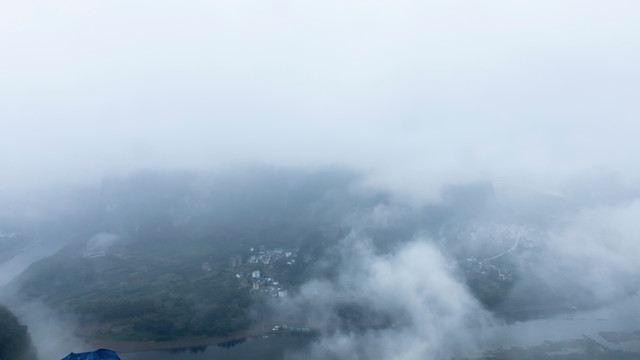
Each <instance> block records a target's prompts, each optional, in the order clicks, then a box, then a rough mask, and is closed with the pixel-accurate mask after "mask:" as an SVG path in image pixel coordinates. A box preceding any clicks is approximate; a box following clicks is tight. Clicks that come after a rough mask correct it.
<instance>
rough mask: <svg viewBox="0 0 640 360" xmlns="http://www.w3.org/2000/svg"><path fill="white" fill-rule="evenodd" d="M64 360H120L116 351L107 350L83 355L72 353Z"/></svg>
mask: <svg viewBox="0 0 640 360" xmlns="http://www.w3.org/2000/svg"><path fill="white" fill-rule="evenodd" d="M62 360H120V358H119V357H118V355H116V353H115V352H114V351H111V350H107V349H100V350H96V351H92V352H86V353H82V354H74V353H71V354H69V355H67V357H66V358H64V359H62Z"/></svg>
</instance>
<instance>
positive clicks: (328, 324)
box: [280, 233, 492, 359]
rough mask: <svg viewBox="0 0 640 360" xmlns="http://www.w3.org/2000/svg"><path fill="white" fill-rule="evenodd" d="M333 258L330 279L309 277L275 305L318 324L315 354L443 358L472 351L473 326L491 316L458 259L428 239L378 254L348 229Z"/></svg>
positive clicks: (484, 323)
mask: <svg viewBox="0 0 640 360" xmlns="http://www.w3.org/2000/svg"><path fill="white" fill-rule="evenodd" d="M332 256H335V257H338V258H339V260H338V262H339V264H338V265H337V268H335V270H336V274H335V275H336V276H335V278H332V279H317V280H313V281H311V282H309V283H307V284H306V285H304V286H303V287H302V288H301V289H300V292H299V294H298V295H296V296H294V297H293V298H292V299H289V300H287V301H285V302H284V303H282V304H280V306H282V309H281V312H282V313H283V314H287V315H291V314H292V313H296V312H297V314H296V315H297V317H299V318H300V317H304V318H306V322H307V323H308V324H309V326H313V327H320V328H321V329H322V333H323V335H322V337H321V338H320V339H319V340H318V341H316V342H314V343H313V344H312V345H311V347H310V349H309V351H310V353H311V357H312V358H327V359H391V358H394V359H424V358H425V357H429V358H434V359H447V358H451V357H453V356H460V355H464V354H467V353H469V352H472V351H474V349H476V345H477V343H476V341H477V338H476V337H475V336H474V334H473V332H474V331H475V330H474V329H478V328H479V327H483V326H486V325H488V324H489V323H491V321H492V320H491V316H490V315H489V314H488V313H487V312H486V311H485V310H483V309H482V307H481V306H480V304H479V303H478V302H477V300H476V299H475V298H474V297H473V296H472V295H471V294H470V293H469V292H468V291H467V288H466V287H465V285H464V282H463V281H461V280H460V279H459V278H458V277H457V275H456V267H455V264H454V263H453V262H452V261H450V260H449V259H447V258H446V257H445V256H444V255H443V254H442V253H441V252H440V251H439V250H438V248H437V247H435V246H434V245H433V244H432V243H430V242H429V241H428V240H426V239H416V240H414V241H411V242H409V243H406V244H403V245H401V246H400V247H398V248H397V249H396V250H395V251H393V252H392V253H388V254H379V253H377V252H376V250H375V247H374V245H373V243H372V242H371V241H370V240H369V239H367V238H366V237H363V236H360V235H357V234H355V233H352V234H351V235H349V236H348V237H347V238H346V239H344V240H343V241H342V242H341V243H340V244H339V245H338V246H337V247H336V248H334V249H332V251H331V255H329V256H328V258H331V257H332ZM327 266H333V265H327Z"/></svg>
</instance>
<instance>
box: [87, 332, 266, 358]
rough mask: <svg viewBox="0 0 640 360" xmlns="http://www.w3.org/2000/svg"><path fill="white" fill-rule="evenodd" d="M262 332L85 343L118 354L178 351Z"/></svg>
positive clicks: (253, 335) (261, 333)
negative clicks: (174, 338)
mask: <svg viewBox="0 0 640 360" xmlns="http://www.w3.org/2000/svg"><path fill="white" fill-rule="evenodd" d="M268 334H269V332H266V331H264V330H260V331H258V330H253V331H251V330H245V331H238V332H235V333H232V334H230V335H227V336H191V337H185V338H180V339H177V340H169V341H153V340H150V341H127V340H93V341H87V345H88V346H89V347H91V348H92V349H93V350H88V351H94V350H96V349H101V348H103V349H109V350H113V351H115V352H116V353H118V354H127V353H136V352H145V351H163V350H178V349H185V348H193V347H201V346H210V345H219V344H223V343H226V342H230V341H233V340H240V339H246V338H249V337H255V336H262V335H268Z"/></svg>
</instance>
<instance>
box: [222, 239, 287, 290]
mask: <svg viewBox="0 0 640 360" xmlns="http://www.w3.org/2000/svg"><path fill="white" fill-rule="evenodd" d="M249 253H250V255H249V258H248V259H247V261H246V263H244V262H243V258H242V256H240V255H237V256H234V257H231V258H229V268H231V269H232V270H234V271H235V276H236V278H237V279H238V282H239V287H240V288H248V289H249V291H250V293H251V294H263V295H269V296H272V297H286V296H287V290H286V287H285V285H284V284H282V283H281V282H280V281H278V280H277V279H276V278H275V277H274V275H273V273H274V271H273V266H274V265H275V264H280V265H282V264H285V265H286V266H291V265H293V264H295V262H296V258H297V255H298V249H282V248H277V249H266V248H265V247H264V246H260V248H259V249H256V248H253V247H252V248H250V249H249ZM270 274H271V275H270Z"/></svg>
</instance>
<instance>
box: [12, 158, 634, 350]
mask: <svg viewBox="0 0 640 360" xmlns="http://www.w3.org/2000/svg"><path fill="white" fill-rule="evenodd" d="M519 201H520V202H516V201H515V200H512V199H504V198H503V199H500V198H499V197H498V196H496V194H495V191H494V189H493V186H492V184H491V183H488V182H478V183H469V184H452V185H450V186H447V187H445V188H443V189H442V192H441V194H440V199H439V200H437V201H432V202H430V203H427V204H422V205H415V204H411V203H409V202H406V201H405V200H403V199H401V198H398V197H394V196H393V195H392V194H391V193H388V192H385V191H382V190H377V189H375V188H373V187H370V186H366V185H365V184H364V183H363V178H362V176H361V175H359V174H358V173H357V172H353V171H349V170H345V169H325V170H316V171H301V170H288V169H282V168H279V169H276V168H246V169H237V170H233V171H227V172H219V173H196V172H139V173H134V174H131V175H127V176H123V177H108V178H105V179H104V180H103V181H102V183H101V184H100V186H99V187H97V188H87V187H85V188H69V189H64V190H63V191H56V192H48V193H43V194H41V196H39V197H37V198H34V199H32V200H31V202H24V203H22V204H21V205H20V207H17V209H19V210H18V211H13V212H5V213H4V214H5V215H4V217H3V218H2V219H0V220H1V222H0V224H1V227H0V231H1V233H0V249H2V251H1V252H0V255H1V257H0V261H1V263H0V266H1V267H2V268H1V269H2V271H3V272H4V273H5V275H4V276H6V277H7V280H6V284H5V285H4V286H3V287H2V288H1V302H2V303H3V304H6V305H7V306H8V308H9V309H11V311H13V312H14V313H15V314H16V315H17V316H18V318H19V319H20V321H21V322H22V323H23V324H20V323H18V320H17V319H16V317H15V315H13V314H11V312H10V311H9V310H3V313H1V314H0V315H1V317H2V324H3V325H2V326H3V328H6V329H9V328H11V329H13V330H11V331H14V332H15V334H16V335H10V336H9V337H7V336H4V333H3V337H2V338H0V340H1V341H2V343H3V347H2V349H3V351H5V352H6V354H9V353H10V352H11V354H14V355H11V356H9V355H4V357H2V358H3V359H5V358H6V359H9V358H16V359H17V358H18V355H16V354H19V353H20V354H22V355H19V356H22V358H23V359H25V360H27V359H34V358H35V356H36V355H35V347H34V345H33V344H35V345H37V346H36V347H37V348H38V349H39V351H41V352H42V351H43V349H46V351H53V352H56V351H57V352H59V354H58V353H56V355H55V356H53V358H55V359H57V358H56V356H58V355H60V356H58V357H62V356H64V355H65V352H66V353H68V352H71V351H75V352H80V351H89V350H91V349H94V348H100V347H103V348H110V349H114V350H116V351H117V352H118V353H119V354H121V357H122V359H143V358H148V357H145V356H153V358H159V359H163V358H167V359H200V358H203V359H204V358H211V357H213V358H256V359H258V358H261V357H260V354H263V355H264V356H270V358H284V357H287V356H288V357H292V358H297V357H298V356H299V357H302V356H304V355H303V354H312V356H313V357H315V358H318V357H333V358H341V357H342V356H343V355H341V354H340V353H339V351H341V350H340V349H339V344H341V343H343V342H345V341H349V342H350V343H351V345H350V347H349V349H350V350H349V351H355V352H356V353H357V354H358V355H357V356H358V358H373V357H375V356H374V355H373V354H374V353H375V352H388V354H402V352H404V351H418V350H416V349H414V348H413V347H418V348H419V349H420V351H422V350H423V347H434V351H436V352H437V353H438V354H440V356H443V357H447V358H452V359H523V358H532V359H533V358H535V359H577V358H580V359H591V358H593V359H596V358H598V359H600V358H604V357H602V356H603V354H606V356H607V357H606V358H612V359H613V358H615V359H618V358H619V359H631V358H636V357H637V356H638V353H637V351H640V347H639V346H638V344H640V337H639V336H638V333H637V330H638V329H637V328H633V324H634V323H635V322H634V321H632V322H631V325H632V326H631V327H629V326H627V325H629V324H628V323H626V324H625V326H622V327H621V328H616V327H615V326H614V327H611V324H612V322H613V320H611V317H612V316H618V315H611V314H609V315H602V316H603V317H602V319H603V320H602V322H595V324H596V325H595V326H591V325H589V326H587V325H585V324H587V323H584V324H583V325H580V324H579V323H580V320H577V319H578V318H580V317H582V318H584V319H587V318H589V319H591V318H593V317H594V316H596V315H593V314H595V312H598V311H602V309H615V308H618V307H620V306H621V305H620V303H621V302H624V301H627V302H629V301H632V302H633V301H634V300H633V299H637V296H638V295H637V292H638V286H639V285H640V281H639V280H640V279H639V278H638V276H637V274H635V273H633V272H631V273H629V272H625V271H623V270H624V269H622V270H620V271H612V270H611V269H610V268H608V269H601V270H600V271H602V273H598V272H594V271H595V270H597V269H595V270H594V269H593V268H585V263H584V261H585V259H587V258H584V257H583V258H580V257H577V258H572V257H568V256H567V254H566V251H575V250H572V249H570V250H567V249H566V248H564V247H562V246H560V247H559V246H557V245H556V244H555V243H554V240H555V239H556V238H557V236H558V234H567V233H569V234H570V233H571V231H573V230H572V223H571V221H573V220H572V219H574V218H575V217H576V216H580V212H579V207H578V206H576V204H575V203H574V202H573V200H572V199H567V198H558V197H553V196H549V195H542V194H534V196H532V197H531V198H529V199H527V200H526V201H523V200H519ZM567 241H568V240H567ZM45 243H48V244H49V247H48V249H49V250H48V253H42V254H38V255H34V256H32V257H30V256H29V255H28V254H30V253H33V254H35V252H33V251H34V249H39V248H40V249H43V248H46V247H44V246H43V244H45ZM565 245H567V244H565ZM22 270H24V271H22ZM612 279H615V282H612V281H611V280H612ZM629 299H631V300H629ZM636 303H637V301H636ZM625 306H627V307H629V306H631V305H625ZM625 309H626V308H625ZM624 311H627V310H624ZM5 312H6V314H5ZM580 314H582V315H580ZM584 314H589V315H584ZM598 316H601V315H598ZM634 316H635V315H634ZM574 318H576V319H574ZM604 319H606V320H604ZM635 319H637V316H636V318H635ZM592 320H593V319H592ZM592 320H588V321H592ZM545 321H546V322H547V323H545ZM557 321H559V322H560V323H558V324H556V323H554V322H557ZM584 321H587V320H584ZM593 321H595V320H593ZM525 324H528V325H525ZM542 324H547V325H542ZM567 324H569V325H567ZM571 324H573V327H572V325H571ZM589 324H591V323H590V322H589ZM616 324H617V323H616ZM636 324H637V323H636ZM24 325H27V327H25V326H24ZM527 326H530V327H532V328H535V329H536V330H535V331H536V332H542V333H547V330H545V327H546V326H550V327H554V328H562V327H563V326H568V327H569V328H572V330H566V331H564V332H563V334H564V335H562V336H559V337H558V336H556V335H554V336H552V337H549V338H540V339H537V340H536V341H538V342H532V343H530V344H522V343H520V342H518V341H513V339H511V338H510V336H509V334H510V333H511V334H513V333H516V332H517V331H526V330H522V328H526V327H527ZM576 327H577V328H576ZM580 328H582V329H583V330H581V329H580ZM587 328H589V329H591V330H589V331H587V330H586V329H587ZM27 329H28V332H27ZM518 329H520V330H518ZM7 331H9V330H7ZM634 331H635V332H634ZM52 332H61V333H64V336H60V337H59V339H57V338H56V339H54V336H53V334H52ZM29 334H30V336H29ZM43 337H47V338H48V339H45V338H43ZM522 337H523V338H526V337H527V336H525V335H523V336H522ZM15 339H21V340H20V341H21V342H20V343H19V344H17V345H16V341H15ZM425 339H426V340H425ZM545 340H547V342H544V341H545ZM6 344H13V345H11V346H13V347H10V346H8V345H6ZM331 344H335V345H331ZM207 346H209V348H207ZM332 346H338V349H334V350H327V349H331V347H332ZM381 347H384V348H383V349H382V348H381ZM18 348H22V350H19V349H18ZM187 348H189V349H191V351H186V352H181V351H176V349H187ZM4 349H7V350H4ZM249 349H251V351H249ZM141 351H142V352H141ZM162 351H169V352H164V353H163V352H162ZM225 351H226V352H225ZM248 352H251V353H253V354H254V355H252V356H249V355H248ZM145 354H147V355H145ZM150 354H154V355H150ZM39 356H40V357H39V358H40V359H44V358H47V356H45V355H44V354H42V353H40V354H39Z"/></svg>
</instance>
